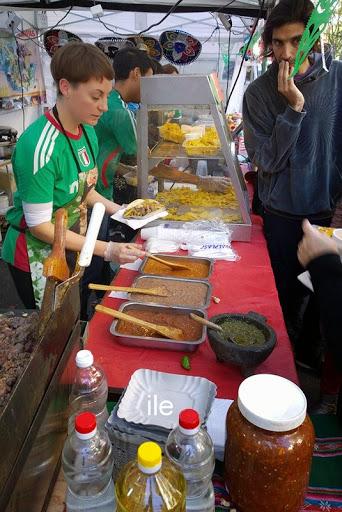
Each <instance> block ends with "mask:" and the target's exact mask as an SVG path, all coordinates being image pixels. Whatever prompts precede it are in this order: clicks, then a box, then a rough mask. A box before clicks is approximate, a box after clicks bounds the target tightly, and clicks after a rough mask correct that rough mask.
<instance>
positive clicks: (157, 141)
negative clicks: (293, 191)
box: [137, 74, 251, 241]
mask: <svg viewBox="0 0 342 512" xmlns="http://www.w3.org/2000/svg"><path fill="white" fill-rule="evenodd" d="M222 97H223V96H222V93H221V91H220V88H219V85H218V82H217V78H216V75H214V74H212V75H178V76H170V75H167V76H166V75H165V76H164V75H159V76H158V75H156V76H153V77H145V78H142V79H141V100H142V101H141V107H140V111H139V114H138V133H137V137H138V159H137V163H138V195H139V197H142V198H147V197H151V196H153V197H155V198H156V199H158V200H159V201H160V202H162V203H163V204H165V206H166V207H167V210H168V211H169V215H168V217H167V218H166V220H167V221H169V222H170V224H171V225H172V227H179V226H182V225H183V224H184V222H187V221H199V220H210V221H221V222H223V223H225V224H226V225H228V226H229V228H230V229H231V231H232V239H233V240H239V241H249V240H250V237H251V219H250V215H249V204H248V195H247V189H246V184H245V182H244V179H243V176H242V173H241V169H240V167H239V163H238V160H237V157H236V155H235V144H234V143H233V141H232V137H231V133H230V130H229V128H228V124H227V119H226V116H225V113H224V107H223V103H222ZM165 163H167V164H169V165H171V167H169V170H170V175H168V174H167V167H165ZM160 167H162V168H163V171H164V174H163V175H162V176H160ZM156 168H158V171H159V173H158V174H156V170H155V169H156ZM175 168H176V169H180V168H181V169H183V170H184V173H183V174H184V178H183V177H180V178H179V176H178V177H177V178H176V179H175V178H174V174H175V173H174V172H172V169H175ZM165 173H166V175H165ZM150 174H152V175H154V176H157V181H156V182H155V187H153V186H151V183H150V180H149V175H150ZM178 174H179V173H178ZM203 176H205V178H204V179H203ZM224 176H226V177H227V178H229V179H230V185H229V187H228V188H227V189H225V192H224V193H222V191H221V190H217V189H216V190H212V187H211V185H209V186H208V181H209V183H214V182H215V180H217V178H220V177H221V178H222V177H224ZM196 180H197V181H196ZM161 222H164V219H163V220H162V221H161V220H159V221H156V223H161Z"/></svg>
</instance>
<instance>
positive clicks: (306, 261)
mask: <svg viewBox="0 0 342 512" xmlns="http://www.w3.org/2000/svg"><path fill="white" fill-rule="evenodd" d="M303 232H304V235H303V238H302V240H301V241H300V243H299V245H298V259H299V262H300V263H301V265H302V266H303V267H304V268H306V269H307V270H308V271H309V272H310V276H311V280H312V285H313V289H314V292H315V297H316V299H317V303H318V308H319V313H320V319H321V323H322V331H323V335H324V338H325V341H326V345H327V350H326V354H325V361H324V364H323V372H322V378H321V402H320V404H319V406H318V407H316V408H315V409H314V410H313V411H312V412H313V413H316V414H317V413H320V414H322V413H331V412H335V410H336V405H337V398H338V393H339V391H340V390H341V385H342V335H341V333H342V330H341V305H342V263H341V259H340V255H339V252H338V248H337V245H336V243H335V242H334V240H332V239H331V238H329V237H328V236H327V235H325V234H324V233H320V232H319V231H318V230H317V229H316V228H314V227H313V226H311V225H310V222H309V221H308V220H304V222H303Z"/></svg>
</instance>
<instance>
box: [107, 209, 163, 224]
mask: <svg viewBox="0 0 342 512" xmlns="http://www.w3.org/2000/svg"><path fill="white" fill-rule="evenodd" d="M125 210H126V207H124V208H120V210H118V211H117V212H116V213H114V215H112V216H111V219H114V220H117V221H119V222H121V223H122V224H126V225H127V226H129V227H130V228H132V229H141V228H142V227H144V226H146V224H149V223H150V222H152V221H154V220H157V219H160V218H162V217H166V216H167V215H168V212H167V211H166V210H164V211H161V212H157V213H153V214H149V216H147V215H145V217H143V218H141V219H133V218H129V219H125V217H124V216H123V213H124V211H125ZM147 217H148V218H147Z"/></svg>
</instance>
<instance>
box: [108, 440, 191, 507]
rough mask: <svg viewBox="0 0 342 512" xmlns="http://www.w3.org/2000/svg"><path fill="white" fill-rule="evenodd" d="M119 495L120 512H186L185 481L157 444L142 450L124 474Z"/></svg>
mask: <svg viewBox="0 0 342 512" xmlns="http://www.w3.org/2000/svg"><path fill="white" fill-rule="evenodd" d="M115 494H116V506H117V508H116V512H138V511H139V512H185V500H186V483H185V478H184V476H183V474H182V473H181V472H180V471H179V470H178V469H177V468H176V467H175V466H174V465H173V464H171V462H169V460H168V459H167V458H162V453H161V449H160V447H159V446H158V445H157V444H156V443H152V442H148V443H143V444H142V445H140V446H139V449H138V460H137V461H132V462H129V463H128V464H126V465H125V466H124V467H123V468H122V470H121V471H120V473H119V475H118V478H117V480H116V484H115Z"/></svg>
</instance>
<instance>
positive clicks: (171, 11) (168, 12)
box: [136, 0, 183, 36]
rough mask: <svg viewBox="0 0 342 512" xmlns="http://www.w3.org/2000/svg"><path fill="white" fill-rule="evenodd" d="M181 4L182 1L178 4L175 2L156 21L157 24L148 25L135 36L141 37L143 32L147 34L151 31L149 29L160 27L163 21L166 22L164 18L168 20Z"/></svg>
mask: <svg viewBox="0 0 342 512" xmlns="http://www.w3.org/2000/svg"><path fill="white" fill-rule="evenodd" d="M182 2H183V0H178V2H176V3H175V4H174V5H173V6H172V7H171V9H169V10H168V11H167V13H166V14H165V16H164V17H163V18H162V19H161V20H160V21H158V22H157V23H152V25H150V26H149V27H147V28H145V29H144V30H142V31H141V32H139V33H138V34H136V35H137V36H141V35H142V34H144V33H145V32H148V31H149V30H151V28H153V27H157V26H158V25H160V24H161V23H163V21H165V20H166V18H168V17H169V16H170V14H172V13H173V12H174V11H175V10H176V9H177V7H178V6H179V5H180V4H181V3H182Z"/></svg>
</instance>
